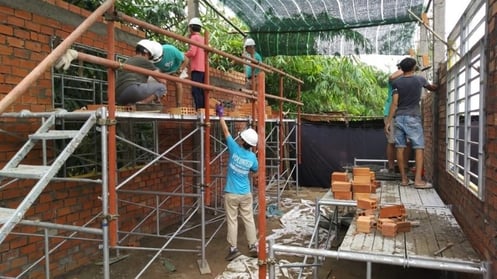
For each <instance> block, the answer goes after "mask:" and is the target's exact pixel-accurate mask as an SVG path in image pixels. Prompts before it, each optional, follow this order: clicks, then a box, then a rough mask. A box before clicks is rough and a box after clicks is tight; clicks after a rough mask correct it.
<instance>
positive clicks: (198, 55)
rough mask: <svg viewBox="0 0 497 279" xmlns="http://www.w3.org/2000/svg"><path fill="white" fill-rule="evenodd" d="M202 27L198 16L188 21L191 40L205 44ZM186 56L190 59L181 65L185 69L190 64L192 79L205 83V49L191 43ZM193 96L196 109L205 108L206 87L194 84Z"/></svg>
mask: <svg viewBox="0 0 497 279" xmlns="http://www.w3.org/2000/svg"><path fill="white" fill-rule="evenodd" d="M201 29H202V22H201V21H200V19H199V18H198V17H194V18H192V19H191V20H190V21H189V22H188V30H189V31H190V40H193V41H195V42H198V43H200V44H204V43H205V40H204V37H203V36H202V35H201V34H200V31H201ZM185 56H186V57H187V58H188V59H189V60H188V61H187V60H185V62H183V64H182V65H181V69H182V70H183V69H184V68H185V67H186V66H187V64H188V63H189V64H190V69H191V80H192V81H195V82H200V83H204V77H205V50H204V49H203V48H201V47H199V46H196V45H192V44H190V47H189V49H188V51H187V52H186V53H185ZM192 97H193V103H194V105H195V109H196V110H198V109H200V108H205V100H204V89H202V88H200V87H196V86H192Z"/></svg>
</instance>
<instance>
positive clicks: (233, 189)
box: [219, 114, 259, 261]
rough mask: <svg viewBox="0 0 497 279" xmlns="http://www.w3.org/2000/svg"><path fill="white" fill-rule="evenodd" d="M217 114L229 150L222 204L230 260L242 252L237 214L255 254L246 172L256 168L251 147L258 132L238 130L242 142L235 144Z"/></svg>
mask: <svg viewBox="0 0 497 279" xmlns="http://www.w3.org/2000/svg"><path fill="white" fill-rule="evenodd" d="M219 116H220V118H219V122H220V124H221V128H222V130H223V134H224V136H225V138H226V144H227V146H228V152H229V159H228V170H227V174H226V186H225V188H224V207H225V210H226V223H227V225H228V233H227V241H228V243H229V244H230V248H229V251H228V255H227V256H226V258H225V259H226V260H227V261H231V260H233V259H235V258H236V257H238V256H240V255H241V252H240V250H238V248H237V239H238V213H239V214H240V217H241V219H242V221H243V224H244V225H245V233H246V236H247V242H248V245H249V253H250V256H251V257H257V253H258V251H257V246H256V243H257V234H256V230H255V223H254V212H253V197H252V192H251V187H250V177H249V173H250V172H257V170H258V168H259V164H258V162H257V157H256V155H255V153H254V152H252V151H251V150H250V149H251V148H252V147H255V146H257V142H258V135H257V132H256V131H255V130H254V129H251V128H249V129H246V130H244V131H243V132H241V133H240V138H241V142H240V144H238V143H237V142H236V141H235V140H234V139H233V137H232V136H231V134H230V132H229V130H228V126H227V125H226V122H225V121H224V118H223V117H222V114H221V115H219Z"/></svg>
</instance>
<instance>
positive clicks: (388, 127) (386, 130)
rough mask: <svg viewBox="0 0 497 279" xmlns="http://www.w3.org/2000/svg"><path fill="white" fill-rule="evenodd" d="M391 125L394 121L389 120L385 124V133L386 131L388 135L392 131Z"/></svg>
mask: <svg viewBox="0 0 497 279" xmlns="http://www.w3.org/2000/svg"><path fill="white" fill-rule="evenodd" d="M391 126H392V123H391V122H387V123H386V124H385V133H386V134H387V135H390V133H391V130H390V127H391Z"/></svg>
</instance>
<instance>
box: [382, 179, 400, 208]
mask: <svg viewBox="0 0 497 279" xmlns="http://www.w3.org/2000/svg"><path fill="white" fill-rule="evenodd" d="M379 204H380V205H381V204H400V195H399V186H398V183H392V182H391V181H388V183H384V184H383V185H382V186H381V196H380V200H379Z"/></svg>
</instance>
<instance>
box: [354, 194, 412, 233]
mask: <svg viewBox="0 0 497 279" xmlns="http://www.w3.org/2000/svg"><path fill="white" fill-rule="evenodd" d="M377 209H378V208H377V202H376V199H373V198H361V199H359V200H357V225H356V231H357V232H358V233H370V232H371V231H372V230H373V228H374V227H375V226H376V228H377V230H378V231H379V232H380V233H381V234H382V235H383V236H386V237H395V236H396V235H397V234H398V233H403V232H409V231H411V222H409V221H407V220H406V219H407V214H406V210H405V207H404V205H401V204H396V205H388V206H383V207H381V208H380V209H379V212H378V218H376V212H377V211H378V210H377Z"/></svg>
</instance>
